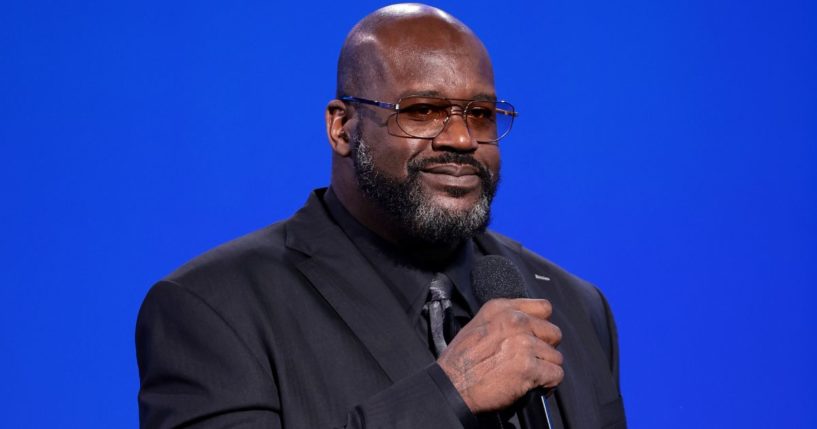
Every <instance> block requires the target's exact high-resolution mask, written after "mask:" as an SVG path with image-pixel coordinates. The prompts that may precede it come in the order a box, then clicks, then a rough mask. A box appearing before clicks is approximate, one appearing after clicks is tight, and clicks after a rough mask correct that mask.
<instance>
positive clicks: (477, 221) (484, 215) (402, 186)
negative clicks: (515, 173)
mask: <svg viewBox="0 0 817 429" xmlns="http://www.w3.org/2000/svg"><path fill="white" fill-rule="evenodd" d="M355 134H356V135H355V136H352V144H353V147H352V150H353V152H354V153H353V161H354V167H355V176H356V178H357V182H358V186H359V187H360V190H361V191H362V193H363V194H364V195H365V196H366V197H367V198H368V199H369V200H371V201H373V202H374V203H376V204H377V205H378V206H379V207H380V208H381V209H383V210H384V211H385V212H386V214H387V215H389V216H390V217H391V218H392V220H393V221H394V222H397V225H399V227H400V230H401V231H402V233H403V234H404V235H405V236H406V238H408V240H409V241H410V242H413V243H414V244H419V245H432V246H442V245H452V244H455V243H458V242H460V241H462V240H468V239H470V238H472V237H474V236H475V235H477V234H479V233H482V232H484V231H485V229H486V228H487V227H488V223H489V222H490V216H491V201H493V198H494V195H495V194H496V189H497V186H498V184H499V174H498V173H497V174H492V173H491V172H490V171H489V170H488V169H487V168H486V167H485V166H484V165H482V164H481V163H480V162H479V161H477V160H476V159H475V158H474V157H473V156H471V155H469V154H463V153H457V152H443V153H441V154H440V155H439V156H435V157H432V158H426V159H413V160H411V161H409V163H408V165H407V171H408V175H407V177H406V178H405V179H404V180H402V181H401V180H398V179H396V178H393V177H390V176H388V175H386V174H385V173H383V172H382V171H381V170H379V169H378V168H377V165H375V162H374V159H373V158H372V156H371V153H370V151H369V146H367V145H366V143H365V142H364V141H363V139H362V137H361V133H360V132H359V131H357V130H356V132H355ZM448 163H450V164H467V165H470V166H473V167H474V168H476V169H477V176H478V177H479V179H480V181H481V182H482V186H480V188H481V193H480V196H479V199H478V200H477V202H475V203H474V204H473V205H472V206H470V207H468V208H465V209H459V210H455V209H450V208H446V207H443V206H441V205H439V204H436V203H435V202H434V201H433V198H432V196H431V195H429V194H428V193H427V192H426V191H425V190H424V188H423V185H422V183H421V180H420V174H421V171H422V170H423V169H424V168H425V167H427V166H428V165H432V164H448ZM445 191H446V192H447V193H448V195H450V196H452V197H462V196H464V195H465V194H466V193H467V191H466V190H463V189H462V188H457V187H450V188H447V189H445Z"/></svg>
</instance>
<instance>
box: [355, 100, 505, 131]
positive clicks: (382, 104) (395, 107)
mask: <svg viewBox="0 0 817 429" xmlns="http://www.w3.org/2000/svg"><path fill="white" fill-rule="evenodd" d="M416 97H419V98H434V99H438V100H445V101H447V102H448V103H449V104H451V106H450V107H453V106H455V104H454V103H452V101H465V102H467V103H466V104H465V107H463V108H462V115H463V119H464V120H465V124H466V129H467V130H468V134H469V135H470V134H471V127H470V126H469V125H468V119H467V117H466V116H465V114H466V113H467V112H468V109H469V108H470V107H471V104H473V103H479V102H484V101H490V102H492V103H506V104H507V105H509V106H511V109H513V110H511V111H507V110H504V109H497V110H498V111H501V112H502V113H501V114H502V115H508V116H510V117H511V122H510V124H509V125H508V129H507V130H506V131H505V132H504V133H503V134H502V135H501V136H497V138H496V139H493V140H477V141H478V142H479V143H498V142H499V141H500V140H501V139H503V138H505V136H507V135H508V134H510V132H511V128H513V121H514V119H516V117H517V116H519V112H517V111H516V108H515V107H513V104H511V103H509V102H507V101H505V100H464V99H458V98H444V97H430V96H424V95H407V96H405V97H401V98H400V99H399V100H397V103H388V102H385V101H379V100H371V99H368V98H362V97H355V96H353V95H344V96H343V97H340V100H341V101H346V102H350V103H360V104H367V105H370V106H375V107H379V108H381V109H386V110H392V111H394V115H397V116H399V115H400V103H401V102H402V101H403V100H405V99H407V98H416ZM450 107H449V109H448V115H446V117H445V120H444V121H443V126H442V128H440V131H438V132H437V134H434V135H433V136H430V137H423V136H415V135H414V134H412V133H410V132H408V131H406V130H405V129H403V127H402V126H401V125H400V121H395V122H396V123H397V126H398V127H400V130H401V131H403V132H404V133H406V134H408V135H409V136H411V137H414V138H418V139H434V138H437V136H439V135H440V134H442V132H443V131H445V127H446V126H448V120H449V119H451V115H452V114H453V112H452V111H451V109H450Z"/></svg>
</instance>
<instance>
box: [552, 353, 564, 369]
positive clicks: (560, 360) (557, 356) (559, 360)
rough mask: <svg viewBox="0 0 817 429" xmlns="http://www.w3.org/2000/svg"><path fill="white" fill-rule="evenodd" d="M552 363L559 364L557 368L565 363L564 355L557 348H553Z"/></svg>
mask: <svg viewBox="0 0 817 429" xmlns="http://www.w3.org/2000/svg"><path fill="white" fill-rule="evenodd" d="M553 363H555V364H556V365H559V368H561V367H562V365H563V364H564V363H565V357H564V355H562V352H560V351H558V350H553Z"/></svg>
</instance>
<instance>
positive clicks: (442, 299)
mask: <svg viewBox="0 0 817 429" xmlns="http://www.w3.org/2000/svg"><path fill="white" fill-rule="evenodd" d="M453 287H454V285H453V284H452V283H451V279H449V278H448V276H447V275H445V274H443V273H437V274H435V275H434V278H433V279H431V283H430V284H429V285H428V301H427V302H426V304H425V305H424V306H423V310H424V311H425V313H426V314H427V315H428V328H429V330H430V331H431V339H432V340H433V342H434V350H435V351H436V354H437V356H439V355H440V353H442V352H443V350H445V348H446V346H447V345H448V344H447V343H446V341H445V322H446V320H445V319H446V317H449V318H451V317H453V315H451V290H452V289H453Z"/></svg>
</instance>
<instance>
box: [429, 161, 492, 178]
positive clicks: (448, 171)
mask: <svg viewBox="0 0 817 429" xmlns="http://www.w3.org/2000/svg"><path fill="white" fill-rule="evenodd" d="M422 171H423V172H426V173H432V174H445V175H448V176H454V177H462V176H475V175H478V173H479V169H477V168H476V167H474V166H471V165H463V164H434V165H430V166H427V167H425V168H423V169H422Z"/></svg>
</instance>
